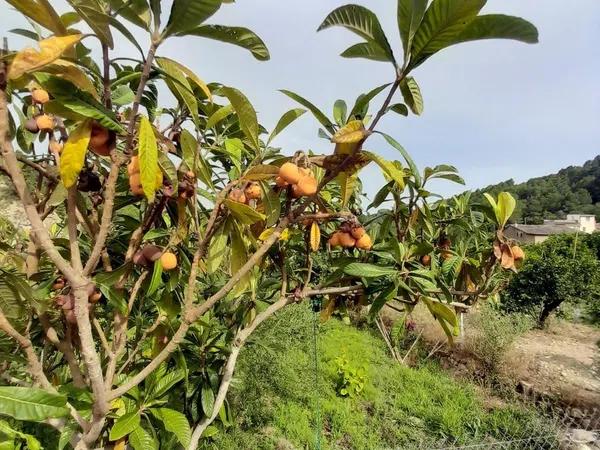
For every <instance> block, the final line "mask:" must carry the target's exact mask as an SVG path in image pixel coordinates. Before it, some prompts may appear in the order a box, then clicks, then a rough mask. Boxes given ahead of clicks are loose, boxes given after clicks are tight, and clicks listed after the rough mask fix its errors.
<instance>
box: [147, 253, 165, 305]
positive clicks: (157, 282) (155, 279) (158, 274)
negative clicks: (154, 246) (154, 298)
mask: <svg viewBox="0 0 600 450" xmlns="http://www.w3.org/2000/svg"><path fill="white" fill-rule="evenodd" d="M162 272H163V270H162V264H161V263H160V259H157V260H156V261H154V268H153V270H152V279H151V280H150V284H149V285H148V290H147V291H146V295H147V296H151V295H152V294H154V293H155V292H156V290H157V289H158V288H159V287H160V286H161V285H162V284H163V281H162Z"/></svg>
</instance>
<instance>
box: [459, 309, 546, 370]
mask: <svg viewBox="0 0 600 450" xmlns="http://www.w3.org/2000/svg"><path fill="white" fill-rule="evenodd" d="M534 325H535V321H534V319H533V318H532V316H531V315H529V314H525V313H511V314H507V313H503V312H502V311H499V310H498V309H497V308H496V307H494V306H492V305H484V306H482V307H481V308H480V309H479V310H478V311H476V312H474V313H473V314H472V316H471V317H470V320H469V331H468V334H467V338H466V342H465V345H466V347H467V349H468V350H469V351H471V352H472V353H473V354H474V355H475V356H477V358H478V359H479V360H480V362H481V363H482V364H483V365H484V367H485V369H486V376H487V375H489V376H491V377H492V378H494V377H496V376H497V375H498V369H499V368H500V363H501V362H502V359H503V357H504V356H505V355H506V353H507V351H508V350H509V349H510V347H511V345H512V344H513V343H514V342H515V340H516V339H517V338H518V337H519V335H521V334H523V333H524V332H526V331H527V330H529V329H531V328H532V327H533V326H534Z"/></svg>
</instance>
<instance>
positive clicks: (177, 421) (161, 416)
mask: <svg viewBox="0 0 600 450" xmlns="http://www.w3.org/2000/svg"><path fill="white" fill-rule="evenodd" d="M150 412H151V413H152V414H153V415H154V417H156V418H157V419H158V420H160V421H161V422H162V423H163V425H164V427H165V429H166V430H167V431H170V432H171V433H173V434H174V435H175V436H176V437H177V440H178V441H179V443H180V444H181V445H183V447H184V448H187V447H188V445H189V444H190V440H191V438H192V430H191V429H190V424H189V423H188V421H187V419H186V417H185V415H183V414H182V413H180V412H179V411H175V410H174V409H170V408H151V409H150Z"/></svg>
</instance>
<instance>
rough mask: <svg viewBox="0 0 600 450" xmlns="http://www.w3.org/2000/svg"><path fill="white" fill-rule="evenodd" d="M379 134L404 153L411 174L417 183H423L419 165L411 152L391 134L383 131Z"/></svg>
mask: <svg viewBox="0 0 600 450" xmlns="http://www.w3.org/2000/svg"><path fill="white" fill-rule="evenodd" d="M379 134H381V135H382V136H383V138H384V139H385V140H386V141H387V143H388V144H390V145H391V146H392V147H394V148H395V149H396V150H398V151H399V152H400V154H401V155H402V157H403V158H404V160H405V161H406V163H407V164H408V167H409V168H410V171H411V174H412V175H413V177H414V178H415V181H416V183H417V185H420V184H421V175H420V174H419V169H418V168H417V165H416V164H415V162H414V160H413V159H412V158H411V156H410V154H409V153H408V152H407V151H406V149H405V148H404V147H403V146H402V145H401V144H400V143H399V142H398V141H396V140H395V139H394V138H393V137H391V136H390V135H388V134H385V133H381V132H380V133H379Z"/></svg>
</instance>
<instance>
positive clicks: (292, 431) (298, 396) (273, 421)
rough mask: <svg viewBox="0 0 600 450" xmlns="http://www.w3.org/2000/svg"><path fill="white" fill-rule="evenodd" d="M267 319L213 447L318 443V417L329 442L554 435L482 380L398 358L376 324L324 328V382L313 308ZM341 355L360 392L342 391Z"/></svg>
mask: <svg viewBox="0 0 600 450" xmlns="http://www.w3.org/2000/svg"><path fill="white" fill-rule="evenodd" d="M265 325H266V326H264V327H263V328H262V329H261V330H260V332H259V333H258V336H256V338H255V339H254V341H253V343H251V344H250V345H248V346H247V347H246V348H245V349H244V351H243V355H242V358H241V361H240V363H239V368H238V372H237V376H236V383H235V385H234V388H233V392H232V393H231V395H230V397H229V398H230V405H231V408H232V411H234V414H235V416H236V420H235V424H234V425H233V426H232V427H230V428H228V429H227V430H226V431H224V432H222V433H219V434H217V435H215V436H214V437H213V438H212V440H211V441H206V443H205V448H218V449H223V450H225V449H241V448H244V449H250V448H252V449H292V448H311V449H312V448H315V442H316V428H315V424H316V423H320V430H321V439H322V441H321V444H322V448H324V449H381V448H391V447H395V448H433V447H439V446H444V445H448V444H470V443H481V442H487V441H490V440H494V439H505V438H509V439H511V438H512V439H519V438H522V437H529V436H531V435H532V434H533V433H535V435H544V436H545V437H544V439H545V438H547V437H548V436H550V437H551V436H552V435H553V433H555V430H554V429H553V428H552V426H551V425H549V424H548V423H546V422H545V421H544V420H543V419H542V418H540V417H539V416H537V415H536V414H535V413H534V412H533V411H530V410H526V409H523V408H521V407H516V406H514V407H510V406H496V407H489V406H485V404H486V402H485V401H484V399H483V398H482V397H481V394H480V393H478V391H477V390H476V389H475V388H474V387H473V386H471V385H467V384H464V383H459V382H457V381H454V380H452V379H451V378H450V377H449V376H448V375H446V374H444V373H443V372H442V371H441V370H440V369H438V368H436V367H435V366H433V365H432V366H429V367H423V368H419V369H411V368H408V367H403V366H400V365H398V364H397V363H395V362H394V361H393V360H392V359H391V358H389V357H388V356H387V354H386V350H385V347H384V345H383V343H382V342H381V340H380V339H379V338H378V337H377V336H376V335H374V334H373V333H372V331H371V330H370V329H363V330H359V329H356V328H355V327H352V326H348V325H345V324H344V323H342V322H341V321H338V320H331V321H329V322H328V323H326V324H324V325H321V326H320V329H319V342H318V364H319V377H318V384H317V383H316V382H315V375H314V356H313V355H314V353H313V333H312V330H313V316H312V312H311V311H310V310H309V309H308V307H306V306H305V305H299V306H294V307H290V308H288V310H287V311H285V312H283V313H282V314H280V315H279V316H278V317H277V318H276V319H274V320H272V321H271V322H268V323H267V324H265ZM340 359H343V360H344V361H345V367H346V369H345V371H344V372H343V373H345V374H346V375H348V376H350V378H351V379H353V380H354V381H357V382H358V383H357V384H358V385H361V381H362V387H363V389H362V390H361V392H359V393H358V394H357V395H355V396H353V397H344V396H342V395H341V394H340V391H341V388H342V387H343V386H341V385H340V373H339V370H338V369H339V368H340V362H341V361H340ZM361 372H362V373H363V378H361V377H360V376H359V375H360V373H361ZM356 373H358V374H359V375H356ZM352 374H354V375H352ZM496 403H498V402H496ZM535 448H543V447H542V446H540V447H537V446H536V447H535Z"/></svg>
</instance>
